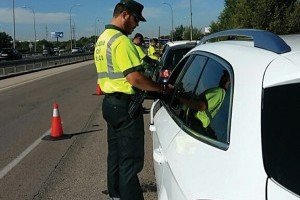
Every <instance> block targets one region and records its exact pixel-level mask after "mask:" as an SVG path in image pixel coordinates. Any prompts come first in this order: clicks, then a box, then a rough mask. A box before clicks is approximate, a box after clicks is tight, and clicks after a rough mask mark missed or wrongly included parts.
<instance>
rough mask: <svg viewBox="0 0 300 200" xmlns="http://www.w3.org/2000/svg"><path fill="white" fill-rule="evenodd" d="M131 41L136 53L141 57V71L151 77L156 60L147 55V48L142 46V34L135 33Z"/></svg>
mask: <svg viewBox="0 0 300 200" xmlns="http://www.w3.org/2000/svg"><path fill="white" fill-rule="evenodd" d="M133 43H134V45H135V48H136V50H137V51H138V54H139V56H140V59H141V63H142V66H143V71H144V72H145V75H146V76H148V77H152V76H153V73H154V69H155V67H156V65H157V61H156V60H153V59H151V58H150V57H149V56H148V55H147V53H146V52H147V50H146V49H145V48H144V46H143V43H144V36H143V35H142V34H141V33H136V34H135V36H134V38H133Z"/></svg>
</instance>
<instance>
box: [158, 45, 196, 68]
mask: <svg viewBox="0 0 300 200" xmlns="http://www.w3.org/2000/svg"><path fill="white" fill-rule="evenodd" d="M191 49H192V48H182V49H169V51H167V52H166V54H165V57H164V60H163V59H162V61H163V62H164V63H163V66H162V69H173V67H175V65H177V63H178V62H179V61H180V60H181V58H182V57H183V56H184V55H185V54H186V53H187V52H189V50H191Z"/></svg>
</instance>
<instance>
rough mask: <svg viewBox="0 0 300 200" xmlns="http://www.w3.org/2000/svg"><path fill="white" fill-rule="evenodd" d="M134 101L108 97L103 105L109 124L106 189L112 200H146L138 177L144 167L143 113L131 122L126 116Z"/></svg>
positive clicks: (125, 98) (122, 97)
mask: <svg viewBox="0 0 300 200" xmlns="http://www.w3.org/2000/svg"><path fill="white" fill-rule="evenodd" d="M130 99H131V98H127V97H126V95H125V96H124V95H121V98H120V96H118V97H116V96H108V95H106V96H105V97H104V100H103V104H102V111H103V117H104V119H105V120H106V122H107V134H108V137H107V138H108V157H107V186H108V192H109V196H110V197H118V198H120V199H121V200H143V199H144V198H143V192H142V189H141V186H140V183H139V179H138V176H137V174H138V173H139V172H140V171H141V170H142V169H143V165H144V120H143V115H142V113H141V114H140V115H139V116H138V117H137V118H135V119H131V118H130V117H129V115H128V113H127V109H128V105H129V102H130Z"/></svg>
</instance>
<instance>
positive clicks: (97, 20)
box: [95, 18, 100, 45]
mask: <svg viewBox="0 0 300 200" xmlns="http://www.w3.org/2000/svg"><path fill="white" fill-rule="evenodd" d="M99 21H100V20H99V19H98V18H96V19H95V45H96V42H97V22H99Z"/></svg>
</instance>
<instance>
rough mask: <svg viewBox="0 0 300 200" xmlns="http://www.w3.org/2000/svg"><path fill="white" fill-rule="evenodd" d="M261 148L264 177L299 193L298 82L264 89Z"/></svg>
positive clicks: (299, 88)
mask: <svg viewBox="0 0 300 200" xmlns="http://www.w3.org/2000/svg"><path fill="white" fill-rule="evenodd" d="M262 147H263V159H264V165H265V169H266V172H267V174H268V176H269V177H271V178H273V179H274V180H275V181H276V182H278V183H279V184H281V185H282V186H284V187H285V188H287V189H289V190H291V191H292V192H294V193H296V194H298V195H300V157H299V156H300V84H289V85H283V86H277V87H272V88H267V89H265V90H264V98H263V108H262Z"/></svg>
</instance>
